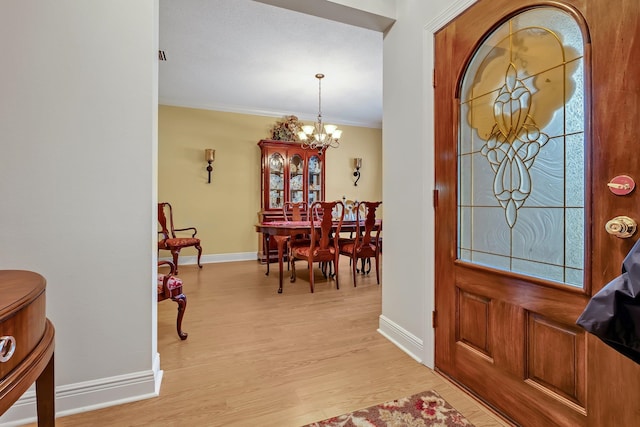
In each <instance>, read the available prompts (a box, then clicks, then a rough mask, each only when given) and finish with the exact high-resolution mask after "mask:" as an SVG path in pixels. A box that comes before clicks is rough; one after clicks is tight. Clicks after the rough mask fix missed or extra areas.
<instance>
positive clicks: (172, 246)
mask: <svg viewBox="0 0 640 427" xmlns="http://www.w3.org/2000/svg"><path fill="white" fill-rule="evenodd" d="M158 222H159V223H160V231H158V236H160V237H161V238H160V240H158V251H160V250H167V251H170V252H171V256H172V258H173V264H174V265H175V267H176V269H175V274H176V275H177V274H178V256H179V255H180V250H181V249H183V248H188V247H194V248H196V249H197V250H198V267H200V268H202V264H200V257H201V256H202V247H201V246H200V239H198V238H197V237H196V234H197V233H198V230H196V228H195V227H187V228H175V227H174V225H173V208H172V207H171V205H170V204H169V203H167V202H162V203H158ZM176 231H178V232H181V233H182V232H187V231H188V232H190V233H189V234H191V236H189V237H180V236H178V235H177V234H176Z"/></svg>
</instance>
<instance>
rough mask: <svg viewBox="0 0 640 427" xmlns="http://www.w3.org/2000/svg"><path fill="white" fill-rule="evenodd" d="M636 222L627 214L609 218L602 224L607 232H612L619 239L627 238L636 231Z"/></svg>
mask: <svg viewBox="0 0 640 427" xmlns="http://www.w3.org/2000/svg"><path fill="white" fill-rule="evenodd" d="M637 227H638V224H636V222H635V221H634V220H633V219H632V218H629V217H628V216H617V217H615V218H612V219H610V220H609V221H607V223H606V224H605V226H604V229H605V230H607V233H609V234H612V235H614V236H616V237H619V238H621V239H627V238H629V237H631V236H633V233H635V232H636V228H637Z"/></svg>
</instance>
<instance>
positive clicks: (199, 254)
mask: <svg viewBox="0 0 640 427" xmlns="http://www.w3.org/2000/svg"><path fill="white" fill-rule="evenodd" d="M196 249H197V250H198V267H200V268H202V264H200V258H201V257H202V246H200V245H197V246H196ZM176 265H178V264H176Z"/></svg>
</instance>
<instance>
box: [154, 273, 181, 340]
mask: <svg viewBox="0 0 640 427" xmlns="http://www.w3.org/2000/svg"><path fill="white" fill-rule="evenodd" d="M162 266H168V267H169V272H168V273H166V274H161V273H158V284H157V288H158V302H160V301H164V300H166V299H170V300H172V301H175V302H176V303H177V304H178V318H177V319H176V329H177V330H178V336H179V337H180V339H181V340H186V339H187V335H188V334H187V333H186V332H183V331H182V318H183V317H184V312H185V310H186V309H187V297H186V295H185V294H184V293H183V292H182V280H180V278H178V277H176V276H175V271H176V266H175V264H174V263H172V262H171V261H158V267H162Z"/></svg>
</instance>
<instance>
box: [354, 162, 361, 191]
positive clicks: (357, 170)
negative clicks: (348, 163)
mask: <svg viewBox="0 0 640 427" xmlns="http://www.w3.org/2000/svg"><path fill="white" fill-rule="evenodd" d="M353 166H354V167H355V168H356V170H355V171H354V172H353V176H355V177H356V182H354V183H353V185H354V186H356V187H357V186H358V180H359V179H360V168H361V167H362V159H361V158H360V157H356V158H355V159H353Z"/></svg>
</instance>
